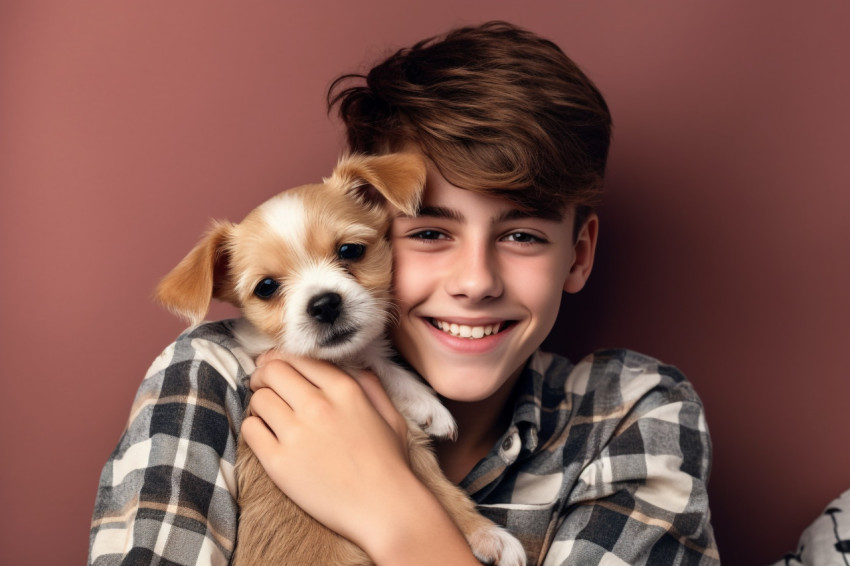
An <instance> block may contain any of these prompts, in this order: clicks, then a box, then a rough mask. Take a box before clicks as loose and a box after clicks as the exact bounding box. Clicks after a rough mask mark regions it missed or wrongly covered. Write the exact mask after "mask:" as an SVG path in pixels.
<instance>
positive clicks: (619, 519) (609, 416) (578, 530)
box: [543, 366, 720, 566]
mask: <svg viewBox="0 0 850 566" xmlns="http://www.w3.org/2000/svg"><path fill="white" fill-rule="evenodd" d="M641 383H643V384H644V385H643V386H641V385H640V384H641ZM646 384H648V385H646ZM617 387H619V388H620V389H621V392H622V391H625V390H626V389H631V390H633V391H634V390H642V391H641V394H640V395H639V396H638V397H637V399H636V400H635V401H634V402H633V403H632V402H629V403H626V404H625V405H622V406H620V408H619V410H618V409H612V410H611V411H606V412H604V414H597V415H596V416H595V418H596V419H597V420H598V422H599V421H606V422H607V423H610V430H611V433H610V438H609V439H608V440H607V442H604V444H603V447H602V448H601V450H599V451H598V452H597V453H596V454H594V455H593V457H592V458H591V459H590V460H589V462H588V463H587V465H586V466H585V467H584V468H583V470H582V472H581V475H580V476H579V480H578V482H577V484H576V486H575V488H574V489H573V490H572V492H571V494H570V497H569V500H568V501H567V504H566V506H565V509H564V515H563V517H562V518H561V522H560V524H559V525H558V528H557V531H556V533H555V536H554V539H553V541H552V544H551V546H550V547H549V551H548V552H547V555H546V558H545V560H544V562H543V564H545V565H547V566H551V565H560V564H588V565H591V564H623V565H625V564H628V565H641V564H647V565H650V564H670V565H676V564H695V565H704V566H708V565H717V564H719V563H720V561H719V555H718V553H717V547H716V544H715V541H714V535H713V531H712V528H711V522H710V512H709V505H708V494H707V491H706V483H707V481H708V475H709V471H710V463H711V442H710V439H709V434H708V430H707V427H706V421H705V415H704V411H703V407H702V404H701V402H700V401H699V399H698V397H697V396H696V394H695V393H694V391H693V389H692V387H691V385H690V384H689V383H688V382H687V381H686V380H685V379H684V377H683V376H681V375H680V374H678V372H677V371H676V370H675V369H674V368H670V367H669V366H668V367H666V368H663V370H662V371H661V372H658V373H654V375H641V376H638V377H636V378H635V379H632V380H630V381H620V382H619V384H618V385H617ZM623 397H627V395H626V394H623ZM595 428H596V427H595ZM605 428H606V427H604V426H601V427H598V428H596V430H598V431H603V430H605ZM589 442H590V443H592V442H593V441H592V439H591V440H590V441H589Z"/></svg>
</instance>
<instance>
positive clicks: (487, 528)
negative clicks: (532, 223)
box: [408, 427, 526, 566]
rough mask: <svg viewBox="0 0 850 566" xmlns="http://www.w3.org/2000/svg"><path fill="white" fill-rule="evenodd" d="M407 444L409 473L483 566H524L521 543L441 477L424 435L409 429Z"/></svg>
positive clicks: (456, 487) (462, 492)
mask: <svg viewBox="0 0 850 566" xmlns="http://www.w3.org/2000/svg"><path fill="white" fill-rule="evenodd" d="M408 444H409V448H410V463H411V465H412V467H413V471H414V472H415V473H416V475H417V476H418V477H419V479H420V480H422V482H423V483H424V484H425V485H426V486H427V487H428V488H429V489H430V490H431V491H432V492H433V493H434V495H436V496H437V499H439V501H440V503H442V505H443V507H445V509H446V511H448V513H449V515H450V516H451V517H452V519H454V521H455V523H456V524H457V526H458V528H459V529H460V530H461V532H463V534H464V536H465V537H466V540H467V541H468V542H469V545H470V547H471V548H472V552H473V553H474V554H475V556H476V558H478V559H479V560H481V561H482V562H484V563H485V564H498V566H525V563H526V557H525V550H524V549H523V548H522V544H521V543H520V542H519V541H518V540H517V539H516V538H514V537H513V536H512V535H511V534H510V533H508V531H506V530H505V529H503V528H502V527H499V526H498V525H496V524H495V523H493V522H492V521H490V520H489V519H487V518H485V517H483V516H482V515H481V514H479V513H478V511H477V510H476V508H475V504H474V503H473V502H472V500H471V499H470V498H469V496H468V495H467V494H466V492H464V491H463V490H462V489H460V488H459V487H458V486H456V485H455V484H453V483H452V482H450V481H449V480H448V479H446V477H445V476H444V475H443V472H442V471H441V470H440V465H439V463H438V462H437V458H436V457H435V456H434V453H433V451H432V450H431V448H430V446H429V440H428V436H427V435H426V434H425V433H424V432H422V431H421V430H417V429H415V428H413V427H411V430H410V433H409V435H408Z"/></svg>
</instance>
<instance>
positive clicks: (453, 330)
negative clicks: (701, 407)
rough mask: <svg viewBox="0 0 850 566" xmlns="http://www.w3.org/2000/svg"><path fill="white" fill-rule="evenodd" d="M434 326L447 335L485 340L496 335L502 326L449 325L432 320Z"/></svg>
mask: <svg viewBox="0 0 850 566" xmlns="http://www.w3.org/2000/svg"><path fill="white" fill-rule="evenodd" d="M432 322H433V323H434V326H436V327H437V328H439V329H440V330H442V331H443V332H446V333H447V334H451V335H452V336H457V337H459V338H471V339H476V338H484V337H485V336H490V335H492V334H496V333H497V332H498V331H499V328H500V327H501V325H500V324H488V325H486V326H468V325H466V324H455V323H449V322H445V321H442V320H437V319H432Z"/></svg>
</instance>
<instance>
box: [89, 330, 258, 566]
mask: <svg viewBox="0 0 850 566" xmlns="http://www.w3.org/2000/svg"><path fill="white" fill-rule="evenodd" d="M211 327H212V325H205V326H202V327H198V328H196V329H194V330H192V331H189V332H187V334H184V335H183V336H182V337H181V338H180V339H178V340H177V342H175V343H174V344H172V345H171V346H169V347H168V348H167V349H166V350H165V351H164V352H163V353H162V354H161V355H160V356H159V357H158V358H157V360H156V361H155V362H154V363H153V365H152V366H151V368H150V370H149V371H148V373H147V375H146V377H145V379H144V380H143V381H142V384H141V386H140V388H139V390H138V393H137V395H136V398H135V400H134V402H133V406H132V410H131V414H130V418H129V421H128V424H127V427H126V429H125V430H124V433H123V435H122V436H121V439H120V441H119V443H118V446H117V447H116V449H115V451H114V452H113V453H112V454H111V455H110V457H109V459H108V461H107V462H106V465H105V466H104V468H103V471H102V473H101V478H100V483H99V486H98V492H97V498H96V501H95V508H94V515H93V520H92V525H91V531H90V539H89V559H88V564H90V565H92V566H106V565H117V564H122V565H129V564H152V563H161V564H179V565H189V564H192V565H225V564H227V563H228V562H229V560H230V555H231V553H232V550H233V545H234V540H235V537H236V518H237V506H236V482H235V479H234V472H233V467H234V462H235V453H236V438H237V434H238V432H239V428H240V426H241V423H242V412H243V403H244V400H245V397H246V387H245V385H244V382H245V377H246V375H248V373H246V371H245V366H250V368H249V369H253V363H252V362H251V361H250V358H247V356H242V355H240V353H239V351H238V348H234V347H230V346H231V345H232V344H228V343H227V341H226V340H225V339H223V338H221V332H218V334H217V333H216V331H214V330H211ZM211 337H212V338H216V337H218V339H211Z"/></svg>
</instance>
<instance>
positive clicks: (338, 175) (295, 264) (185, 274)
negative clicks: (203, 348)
mask: <svg viewBox="0 0 850 566" xmlns="http://www.w3.org/2000/svg"><path fill="white" fill-rule="evenodd" d="M424 179H425V168H424V163H423V162H422V159H421V158H420V157H419V156H416V155H412V154H398V155H387V156H379V157H363V156H353V157H348V158H346V159H343V160H342V161H341V162H340V164H339V165H338V166H337V168H336V169H335V170H334V173H333V175H332V176H331V177H330V178H329V179H327V180H326V181H325V182H324V183H322V184H316V185H308V186H304V187H299V188H296V189H291V190H290V191H287V194H289V195H291V196H296V197H298V199H299V200H298V201H297V203H298V204H299V205H300V206H303V210H300V209H297V207H296V212H298V213H299V214H298V218H297V219H295V217H293V224H298V223H299V222H300V221H301V220H303V226H301V225H300V224H299V226H298V227H299V228H304V229H305V230H306V232H307V233H306V234H305V237H306V241H300V240H295V239H293V238H289V237H288V235H287V234H286V231H285V229H284V230H278V229H277V227H270V226H269V225H268V224H267V222H266V218H267V216H264V211H265V212H266V213H267V212H268V210H270V208H269V207H275V206H280V203H279V202H278V203H277V204H276V203H275V202H274V199H271V200H270V201H268V202H267V203H264V204H263V205H261V206H260V207H258V208H257V209H255V210H254V211H252V212H251V213H250V214H249V215H248V216H247V217H246V218H245V220H243V222H241V223H240V224H230V223H217V224H215V225H214V226H213V228H212V229H211V230H210V232H208V234H207V235H206V236H205V237H204V239H203V240H202V241H201V242H200V243H199V244H198V245H197V246H196V247H195V248H194V249H193V250H192V251H191V252H190V253H189V254H188V255H187V256H186V258H185V259H184V260H183V261H182V262H180V264H179V265H178V266H177V267H176V268H175V269H174V270H173V271H172V272H171V273H169V274H168V275H167V276H166V277H165V278H164V279H163V280H162V282H161V283H160V285H159V286H158V287H157V291H156V297H157V299H158V300H159V301H160V302H161V303H162V304H163V305H165V306H166V307H168V308H169V309H171V310H172V311H174V312H176V313H177V314H179V315H181V316H183V317H185V318H187V319H188V320H190V321H191V322H193V323H194V322H198V321H199V320H201V319H202V318H203V316H204V315H205V314H206V312H207V310H208V307H209V303H210V301H211V299H212V298H213V297H215V298H219V299H222V300H226V301H229V302H232V303H233V304H235V305H237V306H239V307H240V308H241V309H242V314H243V317H244V318H245V319H246V320H247V321H249V322H250V323H251V324H252V325H253V327H254V328H256V329H258V330H260V331H261V332H262V333H263V334H264V335H266V336H267V337H268V338H271V339H272V341H273V342H274V344H275V347H278V348H283V341H284V340H285V337H286V332H287V328H286V324H285V320H286V319H285V316H284V315H283V314H281V313H283V312H284V309H285V306H286V301H287V300H288V299H289V297H288V295H286V294H285V292H281V294H280V296H275V297H273V298H271V299H266V300H260V299H258V298H257V297H256V296H254V295H253V288H254V285H255V284H256V282H257V281H258V280H262V278H264V277H274V278H275V279H276V280H279V281H282V282H283V284H282V288H286V287H287V286H288V285H289V284H292V285H294V284H295V283H297V281H295V280H293V278H295V279H297V274H299V273H302V272H303V270H304V269H308V267H305V266H309V265H311V264H312V263H315V262H321V261H325V262H330V261H332V259H333V257H332V256H334V254H335V250H336V249H337V246H339V245H340V243H348V242H357V243H362V244H364V245H366V246H367V248H366V250H367V251H366V254H365V255H364V257H363V258H362V259H361V260H359V261H357V262H353V263H351V264H350V265H347V266H346V267H345V269H346V270H347V273H348V275H349V276H350V277H351V278H353V279H354V280H356V282H357V283H358V284H359V285H360V286H362V287H363V288H365V289H367V290H368V292H369V294H370V295H371V296H373V297H376V298H377V299H378V304H382V305H385V307H386V308H384V309H382V312H381V315H380V316H381V317H383V318H382V319H381V320H379V321H378V323H379V326H378V328H379V333H380V335H381V336H380V339H381V340H383V339H384V337H383V330H384V328H383V326H384V325H385V323H386V321H387V320H388V313H389V312H390V310H391V309H390V308H389V307H390V305H391V303H390V286H391V253H390V248H389V241H388V238H387V231H388V229H389V226H390V222H391V219H392V216H393V215H394V214H395V213H396V209H398V210H401V211H403V212H404V213H406V214H413V213H414V212H415V210H416V208H417V207H418V204H419V200H420V197H421V193H422V190H423V186H424ZM276 198H279V197H276ZM269 203H271V204H269ZM264 207H266V208H264ZM281 217H282V218H286V211H285V210H284V211H283V213H282V214H281ZM296 220H297V221H298V222H296ZM240 282H241V283H240ZM327 359H331V360H332V361H335V362H337V363H341V364H346V363H348V364H350V363H357V362H356V361H355V362H352V361H351V359H349V358H348V357H346V358H344V359H340V358H327ZM354 359H355V360H356V356H355V357H354ZM372 369H375V368H372ZM376 371H377V370H376ZM411 379H412V377H411ZM385 387H386V385H385ZM420 387H421V385H420ZM428 396H429V397H430V394H428ZM394 401H395V399H394ZM443 410H444V409H443ZM408 420H409V421H410V417H409V416H408ZM409 424H410V433H409V436H408V445H409V451H410V461H411V465H412V467H413V470H414V472H415V473H416V474H417V476H418V477H419V478H420V479H421V480H422V482H423V483H424V484H425V485H426V486H427V487H428V488H430V489H431V490H432V492H433V493H434V494H435V495H436V497H437V498H438V499H439V500H440V502H441V503H442V504H443V506H444V507H445V508H446V510H447V511H448V512H449V514H450V515H451V517H452V518H453V519H454V521H455V522H456V523H457V525H458V527H459V528H460V529H461V531H462V532H463V533H464V534H465V535H466V537H467V539H468V540H470V541H473V542H474V543H475V544H474V545H473V550H474V551H475V552H476V554H477V555H478V556H479V557H480V558H482V559H484V560H487V561H490V562H498V560H499V558H500V556H499V552H500V549H501V548H502V546H501V545H502V543H503V542H504V540H503V537H507V535H506V534H505V533H503V532H502V531H499V529H498V528H497V527H495V526H494V525H493V523H492V522H490V521H489V520H487V519H485V518H484V517H482V516H481V515H479V514H478V513H477V511H476V510H475V505H474V504H473V503H472V501H471V500H470V499H469V498H468V497H467V495H466V494H465V493H464V492H463V491H462V490H461V489H459V488H458V487H457V486H455V485H454V484H452V483H451V482H449V481H448V480H447V479H446V478H445V477H444V476H443V474H442V472H441V470H440V467H439V464H438V462H437V460H436V458H435V456H434V454H433V452H432V451H431V449H430V447H429V437H428V435H427V434H426V433H425V432H423V430H421V429H420V428H419V426H418V425H419V424H423V423H415V422H412V421H410V423H409ZM236 475H237V484H238V486H237V487H238V494H239V496H238V499H239V501H238V503H239V508H240V516H239V528H238V539H237V542H236V548H235V552H234V556H233V560H232V562H231V563H232V564H234V565H236V566H246V565H258V564H263V565H266V564H268V565H276V564H286V565H290V566H301V565H303V566H315V565H330V566H361V565H364V566H365V565H368V564H372V562H371V561H370V560H369V558H368V556H366V555H365V554H364V553H363V551H362V550H360V549H359V548H357V547H356V546H354V545H353V544H352V543H350V542H349V541H347V540H345V539H343V538H342V537H340V536H339V535H337V534H335V533H334V532H332V531H330V530H329V529H327V528H326V527H324V526H323V525H321V524H320V523H318V522H316V521H315V520H314V519H313V518H312V517H310V516H309V515H307V514H306V513H304V512H303V511H302V510H301V509H300V508H299V507H297V506H296V505H295V504H294V503H292V501H291V500H290V499H289V498H287V497H286V495H284V494H283V493H282V492H281V491H280V490H279V489H278V488H277V486H275V485H274V483H273V482H272V481H271V479H269V477H268V475H267V474H266V473H265V471H264V469H263V468H262V466H261V465H260V463H259V461H258V460H257V458H256V456H255V455H254V454H253V452H251V450H250V449H249V448H248V446H247V445H246V444H245V443H244V442H243V441H242V440H241V439H240V441H239V445H238V448H237V462H236ZM497 532H498V533H499V534H495V533H497ZM508 538H510V537H508ZM511 540H513V539H511ZM436 543H437V544H438V543H439V542H438V541H436ZM517 544H518V543H517ZM476 546H477V547H478V548H476ZM520 552H521V549H520ZM513 555H514V556H516V552H514V554H513ZM518 564H524V559H523V560H519V559H515V560H514V561H513V562H511V563H510V566H514V565H518Z"/></svg>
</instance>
